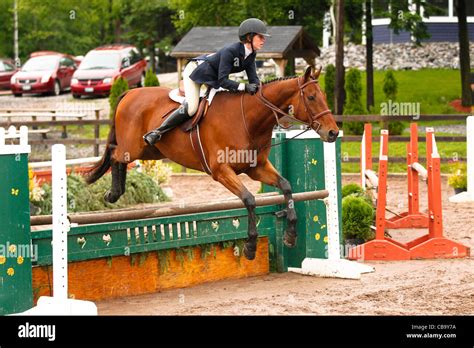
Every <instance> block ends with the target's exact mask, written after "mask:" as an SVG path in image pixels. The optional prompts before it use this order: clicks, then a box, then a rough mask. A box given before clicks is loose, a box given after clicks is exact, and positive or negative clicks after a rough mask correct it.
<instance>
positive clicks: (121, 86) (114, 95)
mask: <svg viewBox="0 0 474 348" xmlns="http://www.w3.org/2000/svg"><path fill="white" fill-rule="evenodd" d="M126 91H128V82H127V80H125V79H124V78H123V77H119V78H118V79H116V80H115V81H114V83H113V84H112V88H111V89H110V95H109V105H110V114H109V117H110V118H111V119H112V118H113V117H114V115H115V109H116V107H117V104H118V101H119V97H120V96H121V95H122V94H123V93H124V92H126Z"/></svg>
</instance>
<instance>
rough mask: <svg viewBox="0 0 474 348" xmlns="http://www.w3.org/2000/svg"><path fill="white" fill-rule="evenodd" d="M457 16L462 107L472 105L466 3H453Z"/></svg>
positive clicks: (461, 1) (459, 1)
mask: <svg viewBox="0 0 474 348" xmlns="http://www.w3.org/2000/svg"><path fill="white" fill-rule="evenodd" d="M455 6H456V12H457V15H458V36H459V62H460V64H461V93H462V98H461V99H462V106H471V105H472V100H471V98H472V95H471V86H470V82H469V75H470V70H471V59H470V57H469V33H468V29H467V20H466V1H465V0H456V1H455Z"/></svg>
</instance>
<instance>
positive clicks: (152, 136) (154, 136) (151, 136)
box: [143, 129, 162, 146]
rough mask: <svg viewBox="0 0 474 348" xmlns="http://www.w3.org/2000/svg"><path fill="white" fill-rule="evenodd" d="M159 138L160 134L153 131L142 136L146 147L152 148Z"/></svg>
mask: <svg viewBox="0 0 474 348" xmlns="http://www.w3.org/2000/svg"><path fill="white" fill-rule="evenodd" d="M161 136H162V134H161V132H160V131H157V130H156V129H154V130H152V131H151V132H148V133H146V134H145V135H144V136H143V140H145V143H147V144H148V145H150V146H154V145H155V144H156V142H157V141H160V140H161Z"/></svg>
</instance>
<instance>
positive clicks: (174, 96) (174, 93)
mask: <svg viewBox="0 0 474 348" xmlns="http://www.w3.org/2000/svg"><path fill="white" fill-rule="evenodd" d="M222 91H227V89H224V88H219V89H215V88H211V91H210V92H209V96H208V97H207V100H208V101H209V105H211V103H212V100H213V99H214V96H215V95H216V94H217V93H219V92H222ZM205 94H206V91H205V90H201V92H200V97H201V98H202V97H204V95H205ZM168 96H169V98H170V99H171V100H173V101H175V102H177V103H180V104H183V103H184V101H185V100H186V97H183V96H182V95H181V93H180V91H179V88H175V89H172V90H171V91H170V92H169V94H168Z"/></svg>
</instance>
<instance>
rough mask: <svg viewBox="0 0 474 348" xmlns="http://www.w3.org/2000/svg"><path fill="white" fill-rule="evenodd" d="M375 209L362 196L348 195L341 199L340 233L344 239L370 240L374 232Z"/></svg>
mask: <svg viewBox="0 0 474 348" xmlns="http://www.w3.org/2000/svg"><path fill="white" fill-rule="evenodd" d="M374 215H375V209H374V207H373V206H372V205H370V204H369V203H367V201H366V200H365V199H364V198H363V197H357V196H355V195H349V196H346V197H344V198H343V199H342V233H343V236H344V239H352V238H355V239H363V240H364V241H367V240H370V239H372V238H373V237H374V233H373V232H372V229H371V228H370V226H372V224H373V222H374Z"/></svg>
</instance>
